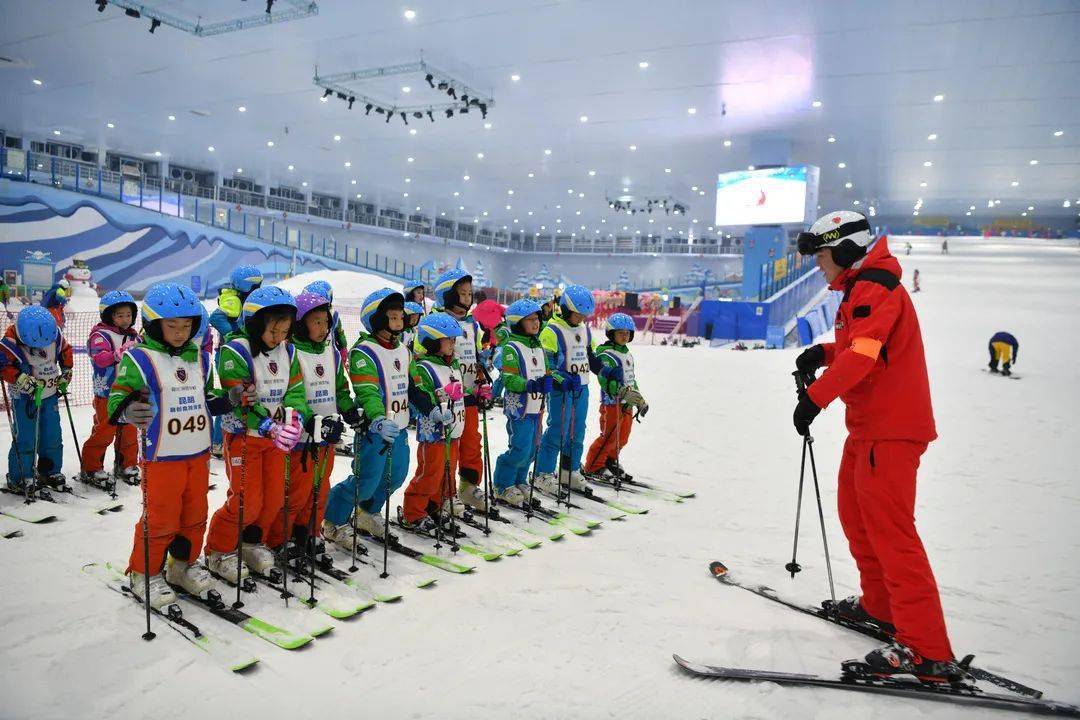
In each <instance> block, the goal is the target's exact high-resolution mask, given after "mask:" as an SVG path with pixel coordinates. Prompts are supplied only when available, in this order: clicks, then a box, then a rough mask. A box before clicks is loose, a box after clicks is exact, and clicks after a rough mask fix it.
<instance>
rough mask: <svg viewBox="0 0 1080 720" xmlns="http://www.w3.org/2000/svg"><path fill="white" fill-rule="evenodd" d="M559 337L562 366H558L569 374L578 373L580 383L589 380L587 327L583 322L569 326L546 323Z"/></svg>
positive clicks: (583, 383)
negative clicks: (575, 325)
mask: <svg viewBox="0 0 1080 720" xmlns="http://www.w3.org/2000/svg"><path fill="white" fill-rule="evenodd" d="M548 327H550V328H551V329H552V330H553V331H554V332H555V335H556V336H557V337H558V338H559V346H560V348H561V349H562V351H563V366H562V367H561V368H559V369H560V370H562V371H563V372H565V373H569V374H571V375H580V376H581V384H582V385H587V384H588V382H589V349H588V348H589V328H588V327H587V326H586V325H585V324H584V323H583V324H581V325H578V326H577V327H569V326H567V325H561V324H559V323H551V324H550V325H548Z"/></svg>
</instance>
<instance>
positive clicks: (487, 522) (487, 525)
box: [480, 407, 492, 535]
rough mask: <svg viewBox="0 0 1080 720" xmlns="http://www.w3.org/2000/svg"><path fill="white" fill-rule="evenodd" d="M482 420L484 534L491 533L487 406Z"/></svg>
mask: <svg viewBox="0 0 1080 720" xmlns="http://www.w3.org/2000/svg"><path fill="white" fill-rule="evenodd" d="M480 417H481V421H482V422H483V425H484V535H490V534H491V519H490V517H489V516H490V515H491V498H492V490H491V451H490V450H489V448H488V432H487V408H486V407H485V408H484V409H483V411H482V412H481V415H480Z"/></svg>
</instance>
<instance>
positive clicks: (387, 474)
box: [379, 442, 394, 580]
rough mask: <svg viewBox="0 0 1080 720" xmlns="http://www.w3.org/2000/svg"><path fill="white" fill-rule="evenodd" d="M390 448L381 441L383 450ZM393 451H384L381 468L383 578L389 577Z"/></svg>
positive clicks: (380, 575) (388, 444) (381, 574)
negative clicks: (384, 489) (382, 490)
mask: <svg viewBox="0 0 1080 720" xmlns="http://www.w3.org/2000/svg"><path fill="white" fill-rule="evenodd" d="M389 449H390V443H388V442H384V443H383V449H382V451H383V452H386V451H387V450H389ZM393 462H394V453H393V452H388V453H386V466H385V469H384V470H383V479H384V480H385V483H384V486H385V488H386V500H385V502H383V512H384V513H385V518H386V519H385V522H384V523H383V546H382V572H381V573H379V577H381V578H383V579H384V580H385V579H386V578H388V577H390V571H389V570H387V567H388V565H389V563H390V557H389V556H390V538H389V535H390V482H391V472H392V470H393Z"/></svg>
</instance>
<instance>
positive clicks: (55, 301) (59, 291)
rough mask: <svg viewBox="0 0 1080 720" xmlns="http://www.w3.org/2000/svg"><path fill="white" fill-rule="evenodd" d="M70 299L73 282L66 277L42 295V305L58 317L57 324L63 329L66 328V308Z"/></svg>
mask: <svg viewBox="0 0 1080 720" xmlns="http://www.w3.org/2000/svg"><path fill="white" fill-rule="evenodd" d="M70 299H71V283H69V282H68V281H67V279H66V278H61V279H60V281H59V282H57V283H56V284H54V285H53V286H52V287H51V288H49V289H48V290H46V291H45V294H44V295H42V296H41V306H42V307H43V308H45V309H46V310H48V311H49V313H50V314H51V315H52V316H53V317H54V318H55V319H56V326H57V327H58V328H60V330H61V331H62V330H63V329H64V321H65V320H64V308H65V307H66V306H67V304H68V300H70Z"/></svg>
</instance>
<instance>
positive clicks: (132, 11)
mask: <svg viewBox="0 0 1080 720" xmlns="http://www.w3.org/2000/svg"><path fill="white" fill-rule="evenodd" d="M124 14H125V15H127V16H128V17H130V18H135V19H136V20H138V19H139V18H141V17H142V13H140V12H139V11H138V10H136V9H135V8H128V9H126V10H124Z"/></svg>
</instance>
